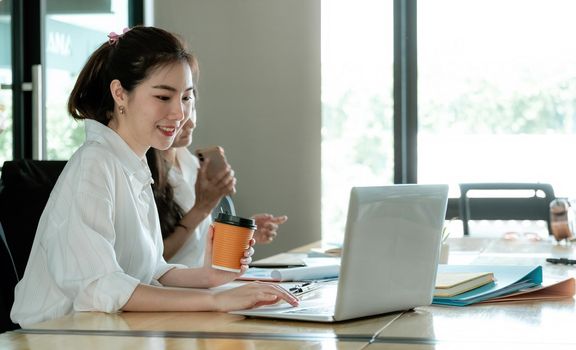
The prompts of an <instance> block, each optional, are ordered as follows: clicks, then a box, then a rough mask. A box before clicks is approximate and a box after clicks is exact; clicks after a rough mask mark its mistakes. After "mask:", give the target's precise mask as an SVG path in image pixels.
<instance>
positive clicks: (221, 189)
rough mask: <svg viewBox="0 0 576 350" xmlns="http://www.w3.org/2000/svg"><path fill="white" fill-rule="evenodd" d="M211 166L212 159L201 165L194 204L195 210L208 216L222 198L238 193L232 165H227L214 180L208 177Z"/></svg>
mask: <svg viewBox="0 0 576 350" xmlns="http://www.w3.org/2000/svg"><path fill="white" fill-rule="evenodd" d="M209 164H210V159H209V158H208V159H206V160H205V161H204V162H202V163H201V164H200V168H199V169H198V176H197V178H196V184H195V192H196V201H195V203H194V208H196V209H199V210H201V211H203V212H205V213H208V214H209V213H211V212H212V210H213V209H214V208H216V206H217V205H218V203H220V200H221V199H222V197H224V196H226V195H229V194H233V193H235V192H236V178H235V177H234V170H232V168H231V167H230V165H227V166H226V168H224V169H223V170H222V171H220V172H218V173H217V175H216V176H214V178H211V179H210V178H208V175H207V169H208V165H209Z"/></svg>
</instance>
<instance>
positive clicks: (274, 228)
mask: <svg viewBox="0 0 576 350" xmlns="http://www.w3.org/2000/svg"><path fill="white" fill-rule="evenodd" d="M252 219H254V221H256V226H257V227H258V228H257V229H256V231H255V232H254V239H255V240H256V243H258V244H267V243H270V242H272V241H273V240H274V238H276V236H277V235H278V227H279V225H281V224H283V223H285V222H286V220H288V217H287V216H286V215H282V216H274V215H272V214H255V215H252Z"/></svg>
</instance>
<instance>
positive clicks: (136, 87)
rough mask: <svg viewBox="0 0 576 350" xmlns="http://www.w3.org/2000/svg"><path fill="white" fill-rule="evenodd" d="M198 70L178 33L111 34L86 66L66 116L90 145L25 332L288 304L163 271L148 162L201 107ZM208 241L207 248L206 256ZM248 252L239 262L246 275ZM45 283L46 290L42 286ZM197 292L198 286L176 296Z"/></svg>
mask: <svg viewBox="0 0 576 350" xmlns="http://www.w3.org/2000/svg"><path fill="white" fill-rule="evenodd" d="M196 67H197V65H196V60H195V58H194V56H193V55H192V54H191V53H189V52H188V51H187V50H186V48H185V47H184V45H183V44H182V42H181V41H180V40H179V39H178V38H177V37H176V36H174V35H173V34H171V33H168V32H166V31H164V30H162V29H159V28H154V27H135V28H133V29H131V30H125V32H124V33H123V34H115V33H111V34H110V35H109V40H108V41H107V42H105V43H104V44H102V45H101V46H100V47H99V48H98V49H97V50H96V51H95V52H94V53H93V54H92V55H91V56H90V58H89V59H88V62H87V63H86V65H85V66H84V68H83V69H82V71H81V72H80V75H79V77H78V80H77V81H76V84H75V86H74V89H73V91H72V93H71V95H70V98H69V102H68V110H69V112H70V114H71V115H72V116H73V117H74V118H75V119H76V120H81V121H84V123H85V128H86V141H85V142H84V144H83V145H82V146H81V147H80V148H79V149H78V150H77V151H76V152H75V153H74V155H73V156H72V157H71V158H70V160H69V161H68V163H67V165H66V167H65V168H64V170H63V171H62V174H61V175H60V177H59V178H58V181H57V183H56V185H55V187H54V189H53V190H52V193H51V195H50V198H49V200H48V203H47V204H46V208H45V209H44V212H43V214H42V216H41V218H40V222H39V224H38V229H37V232H36V236H35V239H34V243H33V246H32V251H31V253H30V258H29V260H28V264H27V266H26V271H25V273H24V277H23V278H22V280H21V281H20V282H19V283H18V285H17V286H16V289H15V301H14V305H13V307H12V311H11V318H12V320H13V321H14V322H15V323H19V324H20V325H29V324H32V323H36V322H41V321H45V320H49V319H54V318H57V317H60V316H64V315H66V314H70V313H73V312H76V311H103V312H118V311H121V310H123V311H229V310H237V309H245V308H250V307H256V306H259V305H263V304H270V303H275V302H277V301H279V300H285V301H287V302H289V303H290V304H292V305H296V304H297V303H298V301H297V300H296V299H295V298H294V297H293V296H292V295H290V294H289V293H287V292H286V291H284V290H283V289H281V288H279V287H277V286H275V285H272V284H262V283H256V284H246V285H243V286H241V287H238V288H233V289H227V290H224V291H218V292H214V291H211V290H207V289H203V288H210V287H214V286H218V285H221V284H224V283H227V282H229V281H231V280H233V279H235V278H236V277H238V276H239V274H237V273H232V272H226V271H221V270H215V269H212V268H211V266H210V263H209V261H207V262H206V264H204V265H203V266H201V267H198V268H186V267H185V266H181V265H180V266H179V265H170V264H167V263H166V262H165V260H164V258H163V257H162V253H163V245H162V236H161V232H160V225H159V219H158V212H157V209H156V205H155V202H154V199H153V198H154V197H153V194H152V189H151V187H150V184H151V183H152V178H151V176H150V171H149V168H148V166H147V163H146V158H145V154H146V152H147V151H148V149H150V148H151V147H154V148H157V149H167V148H169V147H170V146H171V145H172V143H173V142H174V138H175V136H176V135H177V133H178V132H179V130H180V128H181V127H182V125H183V124H184V123H186V121H187V120H188V119H189V117H190V115H191V114H192V113H193V111H194V103H195V100H194V93H193V91H194V89H195V75H196V72H197V68H196ZM211 250H212V241H211V239H208V240H207V244H206V256H207V257H208V256H209V255H210V254H211ZM252 252H253V250H252V248H249V249H248V250H247V251H246V252H245V257H244V258H243V259H242V260H241V263H242V264H243V267H242V269H243V271H245V270H246V268H247V267H248V266H247V265H248V264H249V263H250V261H251V255H252ZM38 286H41V288H38ZM170 287H192V288H194V289H192V288H170Z"/></svg>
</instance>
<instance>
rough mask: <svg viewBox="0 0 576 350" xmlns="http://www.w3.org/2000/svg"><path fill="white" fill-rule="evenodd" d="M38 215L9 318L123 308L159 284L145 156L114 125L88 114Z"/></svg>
mask: <svg viewBox="0 0 576 350" xmlns="http://www.w3.org/2000/svg"><path fill="white" fill-rule="evenodd" d="M85 125H86V142H85V143H84V145H82V147H80V148H79V149H78V150H77V151H76V153H74V155H73V156H72V157H71V159H70V160H69V161H68V163H67V165H66V167H65V168H64V170H63V172H62V174H61V175H60V177H59V178H58V181H57V183H56V185H55V187H54V189H53V190H52V193H51V194H50V199H49V200H48V203H47V204H46V208H45V209H44V212H43V214H42V216H41V218H40V222H39V224H38V229H37V231H36V236H35V239H34V244H33V246H32V251H31V253H30V257H29V259H28V264H27V266H26V271H25V273H24V277H23V279H22V280H21V281H20V282H19V283H18V285H17V286H16V289H15V301H14V305H13V307H12V312H11V317H12V320H13V321H14V322H16V323H19V324H20V325H27V324H31V323H36V322H40V321H44V320H49V319H53V318H56V317H60V316H63V315H66V314H69V313H71V312H73V311H104V312H116V311H118V310H120V309H121V308H122V307H123V306H124V304H126V302H127V301H128V299H129V298H130V296H131V295H132V293H133V291H134V289H135V288H136V286H137V285H138V284H140V283H143V284H158V282H157V280H158V279H159V278H160V277H161V276H162V275H163V274H164V273H166V272H167V271H168V270H170V269H171V268H173V267H175V265H168V264H167V263H166V262H165V261H164V259H163V257H162V251H163V244H162V237H161V234H160V225H159V221H158V213H157V210H156V204H155V203H154V197H153V194H152V190H151V187H150V184H151V183H152V177H151V175H150V170H149V169H148V165H147V164H146V162H145V160H144V159H145V158H144V159H141V158H139V157H138V156H137V155H136V154H135V153H134V152H133V151H132V150H131V149H130V147H129V146H128V145H127V144H126V143H125V142H124V140H123V139H122V138H121V137H120V136H119V135H118V134H116V133H115V132H114V131H113V130H112V129H110V128H108V127H106V126H104V125H102V124H100V123H98V122H96V121H93V120H86V121H85Z"/></svg>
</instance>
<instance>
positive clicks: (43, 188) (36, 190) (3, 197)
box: [0, 159, 66, 276]
mask: <svg viewBox="0 0 576 350" xmlns="http://www.w3.org/2000/svg"><path fill="white" fill-rule="evenodd" d="M65 165H66V161H56V160H29V159H26V160H13V161H6V162H4V164H3V165H2V177H1V190H0V222H1V223H2V226H3V227H4V233H5V234H6V240H7V242H8V246H9V248H10V251H11V252H12V257H13V258H14V263H15V265H16V271H17V273H18V276H23V275H24V270H25V268H26V263H27V262H28V256H29V255H30V250H31V249H32V242H33V241H34V236H35V235H36V227H37V226H38V221H39V220H40V216H41V215H42V211H43V210H44V207H45V206H46V202H47V201H48V197H49V196H50V192H51V191H52V188H53V187H54V185H55V184H56V180H57V179H58V176H59V175H60V173H61V172H62V169H64V166H65Z"/></svg>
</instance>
